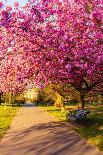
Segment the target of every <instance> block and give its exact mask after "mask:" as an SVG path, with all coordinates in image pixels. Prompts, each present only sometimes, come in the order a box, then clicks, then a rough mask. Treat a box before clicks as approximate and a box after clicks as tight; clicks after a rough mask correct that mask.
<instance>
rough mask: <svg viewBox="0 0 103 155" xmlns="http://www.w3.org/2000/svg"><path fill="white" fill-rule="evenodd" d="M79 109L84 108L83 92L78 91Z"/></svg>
mask: <svg viewBox="0 0 103 155" xmlns="http://www.w3.org/2000/svg"><path fill="white" fill-rule="evenodd" d="M80 100H81V109H84V93H83V92H80Z"/></svg>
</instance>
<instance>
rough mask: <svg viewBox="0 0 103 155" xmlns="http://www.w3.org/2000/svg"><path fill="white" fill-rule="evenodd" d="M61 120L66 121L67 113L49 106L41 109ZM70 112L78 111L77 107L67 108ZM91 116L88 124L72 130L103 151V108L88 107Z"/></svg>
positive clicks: (74, 126)
mask: <svg viewBox="0 0 103 155" xmlns="http://www.w3.org/2000/svg"><path fill="white" fill-rule="evenodd" d="M41 108H42V109H44V110H45V111H47V112H49V113H50V114H51V115H53V116H55V117H56V118H58V119H59V120H62V121H65V120H66V119H65V115H66V113H67V111H62V110H61V109H60V108H57V107H54V106H49V107H41ZM66 108H67V109H68V111H70V110H73V109H76V108H77V106H67V107H66ZM86 109H88V110H90V112H91V114H90V115H89V117H88V121H87V122H88V123H83V124H80V125H79V126H78V125H77V126H76V125H73V126H72V129H73V130H75V131H76V132H77V133H79V134H80V135H81V136H82V137H83V138H85V139H86V140H87V141H88V143H90V144H92V145H95V146H96V147H97V148H98V149H99V150H101V151H103V106H99V105H98V106H97V105H96V106H86Z"/></svg>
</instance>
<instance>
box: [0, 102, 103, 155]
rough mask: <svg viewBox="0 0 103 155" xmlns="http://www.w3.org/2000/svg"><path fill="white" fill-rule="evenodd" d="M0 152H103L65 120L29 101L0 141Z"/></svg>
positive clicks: (95, 154)
mask: <svg viewBox="0 0 103 155" xmlns="http://www.w3.org/2000/svg"><path fill="white" fill-rule="evenodd" d="M0 155H103V153H102V152H99V151H98V150H97V149H96V148H95V147H93V146H91V145H89V144H88V143H87V142H86V141H85V140H84V139H81V138H80V136H79V135H78V134H76V133H75V132H74V131H72V130H71V129H70V128H69V127H68V126H67V125H66V124H65V123H64V122H60V121H58V120H56V119H55V118H54V117H52V116H50V115H49V114H48V113H47V112H44V111H42V110H41V109H40V108H39V107H35V105H34V104H32V103H26V104H25V105H24V107H22V108H21V109H20V110H19V111H18V113H17V115H16V116H15V118H14V120H13V121H12V123H11V126H10V129H9V130H8V131H7V133H6V135H5V137H4V138H3V139H2V140H1V142H0Z"/></svg>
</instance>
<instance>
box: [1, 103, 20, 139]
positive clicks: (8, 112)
mask: <svg viewBox="0 0 103 155" xmlns="http://www.w3.org/2000/svg"><path fill="white" fill-rule="evenodd" d="M18 109H19V107H16V106H14V107H12V106H11V105H9V104H7V105H0V139H1V138H2V137H3V136H4V134H5V133H6V131H7V129H8V128H9V127H10V124H11V121H12V119H13V118H14V116H15V115H16V112H17V110H18Z"/></svg>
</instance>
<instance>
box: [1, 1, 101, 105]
mask: <svg viewBox="0 0 103 155" xmlns="http://www.w3.org/2000/svg"><path fill="white" fill-rule="evenodd" d="M0 6H1V18H0V22H1V24H0V25H1V28H2V30H1V33H0V37H1V44H0V45H1V47H0V48H1V53H0V57H1V60H2V59H5V57H4V55H5V54H7V52H8V48H10V47H12V48H13V54H12V57H13V58H15V59H14V62H15V60H16V58H20V57H21V56H22V59H20V60H21V63H20V64H21V65H20V64H18V67H17V73H16V78H17V79H18V78H19V80H20V81H21V80H22V81H25V80H26V79H29V78H30V77H31V76H33V77H34V81H35V84H37V85H38V86H40V87H43V86H45V85H47V84H48V83H69V84H71V85H72V86H74V87H75V89H76V90H77V91H79V92H80V97H81V103H82V108H84V95H85V94H86V93H87V92H89V91H91V90H92V89H93V88H94V87H96V86H97V85H99V88H100V89H101V88H102V86H101V84H102V82H103V8H102V0H85V1H84V0H78V1H77V0H71V1H67V0H63V1H59V0H52V1H49V0H45V1H44V0H42V1H40V2H39V3H37V2H36V1H32V2H31V1H29V2H28V3H27V4H26V5H25V7H24V8H22V9H21V8H19V4H18V3H17V2H16V3H15V6H14V10H12V9H11V8H10V7H6V9H5V8H3V7H2V4H0ZM11 10H12V11H11ZM3 30H4V31H3ZM14 55H15V57H14ZM1 63H2V62H1ZM15 64H16V63H15ZM2 65H3V63H2ZM6 65H7V66H8V63H7V64H6ZM16 66H17V65H16ZM24 67H25V68H24ZM3 73H4V72H3Z"/></svg>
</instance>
